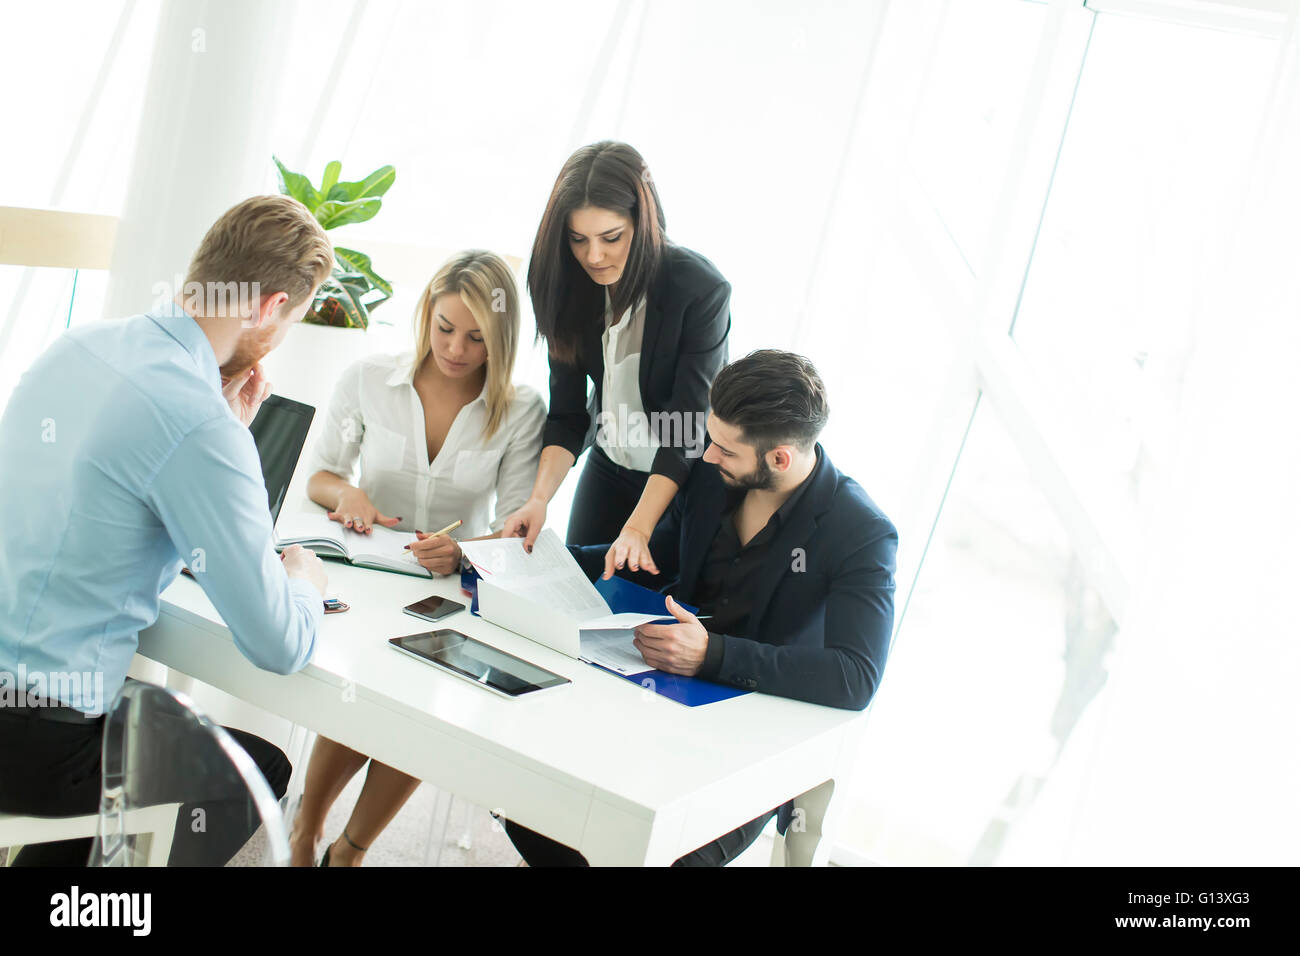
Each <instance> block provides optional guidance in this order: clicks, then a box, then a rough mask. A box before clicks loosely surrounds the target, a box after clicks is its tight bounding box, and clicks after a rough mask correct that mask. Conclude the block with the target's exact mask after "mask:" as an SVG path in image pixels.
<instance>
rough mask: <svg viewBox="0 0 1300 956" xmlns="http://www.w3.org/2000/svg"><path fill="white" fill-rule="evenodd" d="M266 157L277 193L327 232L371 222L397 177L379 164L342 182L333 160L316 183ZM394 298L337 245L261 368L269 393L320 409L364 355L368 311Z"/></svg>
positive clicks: (358, 258)
mask: <svg viewBox="0 0 1300 956" xmlns="http://www.w3.org/2000/svg"><path fill="white" fill-rule="evenodd" d="M271 158H272V160H274V162H275V166H276V169H277V171H278V173H279V180H280V192H281V193H283V194H284V195H286V196H292V197H293V198H294V199H296V200H298V201H299V202H301V203H302V204H303V205H304V206H306V207H307V208H308V209H309V210H311V213H312V215H314V216H315V217H316V221H317V222H319V223H320V224H321V226H322V227H323V228H325V229H327V230H328V229H335V228H337V227H339V226H346V225H351V224H353V223H358V222H365V221H366V220H368V219H372V218H374V216H375V214H376V213H378V212H379V209H380V207H381V206H382V205H383V199H382V197H383V195H384V194H385V193H386V192H388V189H389V187H390V186H392V185H393V180H394V179H395V178H396V173H395V172H394V170H393V167H392V166H381V167H380V168H379V169H376V170H375V171H374V172H373V173H371V174H370V175H369V176H367V177H365V178H364V179H360V180H357V181H355V182H341V181H340V180H339V173H340V172H341V171H342V164H341V163H340V162H339V161H338V160H334V161H332V162H330V163H328V164H327V165H326V166H325V173H324V175H323V176H322V177H321V181H320V185H319V186H316V185H313V184H312V182H311V180H309V179H308V178H307V177H306V176H304V175H303V174H302V173H295V172H292V171H291V170H289V169H288V168H287V167H285V165H284V163H282V162H280V160H279V158H278V157H275V156H272V157H271ZM392 295H393V286H392V283H390V282H389V281H388V280H387V279H385V278H383V277H382V276H380V275H379V274H378V273H377V272H375V270H374V267H373V266H372V264H371V261H370V257H369V256H368V255H366V254H364V253H362V252H358V251H356V250H355V249H347V248H344V247H342V246H335V247H334V268H333V270H332V272H331V273H330V275H329V276H328V277H327V278H326V279H325V281H324V282H323V283H321V286H320V289H319V290H318V291H317V293H316V298H315V299H314V300H313V301H312V304H311V307H310V309H309V310H308V312H307V315H306V316H305V317H304V319H303V321H302V322H301V323H299V324H298V325H295V326H294V328H293V329H292V330H291V332H290V333H289V337H288V339H287V340H286V341H285V342H284V343H283V344H281V345H280V347H279V348H277V349H275V351H273V352H272V353H271V354H270V355H268V356H267V357H266V359H265V361H264V363H263V364H264V366H265V367H266V371H267V376H268V378H269V379H270V381H271V386H272V388H273V390H274V391H275V392H276V393H277V394H280V395H284V396H286V397H288V398H293V399H297V400H298V401H301V402H306V403H307V404H309V405H312V406H315V407H316V408H323V407H324V406H325V404H326V403H327V402H328V401H329V396H330V394H331V391H332V390H333V388H334V384H335V382H337V381H338V377H339V374H340V373H341V372H342V371H343V369H344V368H345V367H346V366H347V365H348V363H350V362H352V361H354V360H356V359H357V358H360V357H362V356H363V355H365V354H366V352H367V351H369V349H368V347H367V343H366V329H367V328H368V327H369V325H370V313H371V312H372V311H374V309H376V308H377V307H379V306H380V305H382V304H383V303H384V302H386V301H388V299H390V298H391V297H392ZM319 417H321V416H318V418H319Z"/></svg>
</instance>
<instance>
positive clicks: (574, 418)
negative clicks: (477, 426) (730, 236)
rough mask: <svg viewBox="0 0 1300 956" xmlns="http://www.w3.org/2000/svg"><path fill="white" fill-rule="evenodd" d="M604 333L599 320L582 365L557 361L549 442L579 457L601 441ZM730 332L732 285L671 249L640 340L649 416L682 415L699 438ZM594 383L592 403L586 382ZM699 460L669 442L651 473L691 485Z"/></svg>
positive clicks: (650, 294) (587, 338)
mask: <svg viewBox="0 0 1300 956" xmlns="http://www.w3.org/2000/svg"><path fill="white" fill-rule="evenodd" d="M603 331H604V328H603V325H602V324H601V323H596V322H593V323H591V325H590V326H589V327H588V328H587V330H586V331H585V332H584V333H583V337H582V340H581V342H580V343H579V346H578V359H577V363H576V364H573V365H571V364H569V363H567V362H559V361H556V360H555V359H552V360H551V405H550V412H549V414H548V415H547V417H546V427H545V428H544V429H543V431H542V444H543V446H545V445H560V446H561V447H563V448H566V449H568V450H569V451H570V452H572V453H573V457H574V458H577V457H578V456H579V455H581V454H582V453H583V451H584V450H585V449H586V448H587V446H588V445H590V444H591V443H592V442H593V441H594V440H595V437H596V423H597V422H598V421H599V415H600V410H601V409H600V403H601V384H602V382H603V380H604V376H605V356H604V354H603V352H602V351H601V346H600V339H601V334H602V333H603ZM730 331H731V284H730V283H729V282H727V280H726V279H724V278H722V274H721V273H720V272H718V270H717V269H716V268H715V267H714V265H713V263H711V262H710V261H709V260H708V259H706V258H704V257H703V256H702V255H700V254H699V253H697V252H692V251H691V250H690V249H685V248H683V247H681V246H674V245H669V246H667V247H666V248H665V249H664V257H663V261H662V262H661V264H660V268H659V273H658V275H656V276H655V278H654V280H653V281H652V283H651V285H650V288H649V289H647V290H646V312H645V334H644V337H643V338H642V342H641V373H640V380H641V403H642V405H643V406H644V407H645V410H646V413H647V414H653V413H654V412H678V413H680V414H681V416H682V422H683V428H685V427H690V428H691V429H692V430H695V431H696V432H697V434H696V435H695V438H694V439H693V447H694V448H695V449H696V450H697V451H699V450H700V449H702V448H703V443H704V435H703V433H702V430H701V429H696V428H695V426H696V423H697V421H702V419H697V418H696V415H697V414H699V415H701V416H702V415H703V414H704V413H707V412H708V410H709V386H710V385H712V384H713V377H714V376H715V375H717V374H718V372H719V371H720V370H721V369H722V366H723V365H725V364H726V363H727V335H728V334H729V333H730ZM588 380H590V381H591V382H594V383H595V388H594V389H592V394H591V396H590V398H588V395H587V382H588ZM692 463H693V462H692V459H690V458H688V457H687V455H686V448H685V447H680V446H679V447H671V446H668V445H665V446H663V447H661V448H660V449H659V451H658V452H657V453H656V454H655V458H654V464H653V465H652V467H651V469H650V473H651V474H655V475H665V476H667V477H669V478H671V479H672V480H673V481H675V482H676V483H677V485H678V487H680V486H682V485H684V484H686V478H687V476H688V475H689V474H690V471H691V464H692Z"/></svg>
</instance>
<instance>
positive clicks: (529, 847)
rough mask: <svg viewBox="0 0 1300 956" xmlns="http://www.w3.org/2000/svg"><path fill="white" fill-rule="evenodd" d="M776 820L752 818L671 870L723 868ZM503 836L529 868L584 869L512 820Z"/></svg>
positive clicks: (575, 857)
mask: <svg viewBox="0 0 1300 956" xmlns="http://www.w3.org/2000/svg"><path fill="white" fill-rule="evenodd" d="M774 816H776V811H775V810H771V811H769V812H767V813H765V814H763V815H762V816H761V817H755V818H754V819H753V820H750V821H749V822H748V823H746V824H743V825H742V826H739V827H737V828H736V829H734V830H732V831H731V832H730V833H728V834H726V835H725V836H720V837H718V839H716V840H714V841H713V842H712V843H706V844H705V845H704V846H702V847H700V848H699V849H698V850H692V851H691V852H690V853H687V854H686V855H685V856H681V857H678V858H677V859H676V861H674V862H673V866H726V865H727V864H728V863H730V862H731V861H732V860H734V859H735V858H736V857H738V856H740V854H741V853H743V852H744V851H745V850H747V849H749V847H750V845H751V844H752V843H753V842H754V841H755V840H757V839H758V835H759V834H760V833H762V832H763V827H765V826H767V821H768V820H771V819H772V817H774ZM505 827H506V836H508V837H510V842H511V843H513V844H514V845H515V849H516V850H518V851H519V855H520V856H522V857H523V858H524V860H525V861H526V862H527V863H528V865H529V866H587V865H588V864H587V858H586V857H585V856H583V855H582V854H581V853H579V852H578V851H577V850H575V849H573V848H572V847H567V846H565V845H564V844H563V843H560V842H559V841H557V840H552V839H551V838H550V837H544V836H542V835H541V834H540V833H538V832H536V831H535V830H530V829H528V828H527V827H523V826H520V825H519V824H518V823H515V822H514V821H512V820H506V821H505Z"/></svg>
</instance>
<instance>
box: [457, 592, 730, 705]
mask: <svg viewBox="0 0 1300 956" xmlns="http://www.w3.org/2000/svg"><path fill="white" fill-rule="evenodd" d="M478 582H479V573H478V572H477V571H475V570H474V569H473V568H469V569H468V570H465V571H461V573H460V589H461V590H462V591H464V592H465V593H466V594H468V595H469V596H470V598H471V600H470V607H469V609H470V613H471V614H475V615H478ZM595 585H596V590H597V591H599V592H600V596H601V597H603V598H604V599H605V603H606V604H608V605H609V609H610V611H611V612H613V613H614V614H623V613H625V612H634V613H637V614H658V613H662V614H663V615H664V616H663V618H662V619H661V620H663V621H665V622H667V623H672V621H673V620H674V618H673V617H672V615H670V614H669V613H668V609H667V608H666V607H665V606H664V595H662V594H660V593H659V592H658V591H651V590H650V589H649V588H644V587H642V586H641V585H639V584H634V583H632V582H631V581H627V580H624V579H623V578H620V577H617V576H615V577H612V578H610V579H609V580H608V581H605V580H601V579H599V578H598V579H597V580H596V581H595ZM677 603H678V604H679V605H681V606H682V607H684V608H685V609H686V610H688V611H690V612H691V613H692V614H694V613H695V612H696V611H698V610H699V608H696V607H692V606H691V605H689V604H683V603H682V602H681V601H678V602H677ZM479 616H481V615H479ZM591 666H592V667H599V668H600V669H601V670H603V671H604V672H605V673H607V674H613V675H614V676H615V677H621V678H623V679H624V680H626V681H631V682H632V683H633V684H637V685H639V686H641V687H644V688H645V689H646V690H651V691H654V692H655V693H656V694H658V695H660V696H661V697H667V698H668V699H669V700H675V701H677V703H679V704H685V705H686V706H687V707H698V706H699V705H700V704H712V703H714V702H716V701H719V700H730V699H731V698H732V697H739V696H741V695H742V694H748V693H750V691H747V690H740V689H738V688H735V687H728V686H726V685H725V684H715V683H714V682H713V681H708V680H701V679H700V678H698V677H683V676H682V675H681V674H669V673H667V672H666V671H661V670H652V671H646V672H644V673H642V674H633V675H631V676H629V675H627V674H620V673H619V672H618V671H613V670H610V669H609V668H608V667H600V665H599V664H592V665H591Z"/></svg>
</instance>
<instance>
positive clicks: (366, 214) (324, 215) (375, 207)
mask: <svg viewBox="0 0 1300 956" xmlns="http://www.w3.org/2000/svg"><path fill="white" fill-rule="evenodd" d="M382 205H383V200H381V199H358V200H356V201H354V202H338V201H335V200H327V201H325V202H323V203H321V204H320V205H319V206H317V207H316V209H314V210H313V212H315V214H316V221H317V222H319V223H320V224H321V228H323V229H337V228H338V227H339V226H347V225H350V224H351V223H354V222H365V221H366V220H367V219H373V218H374V216H375V214H376V213H377V212H379V207H380V206H382Z"/></svg>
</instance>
